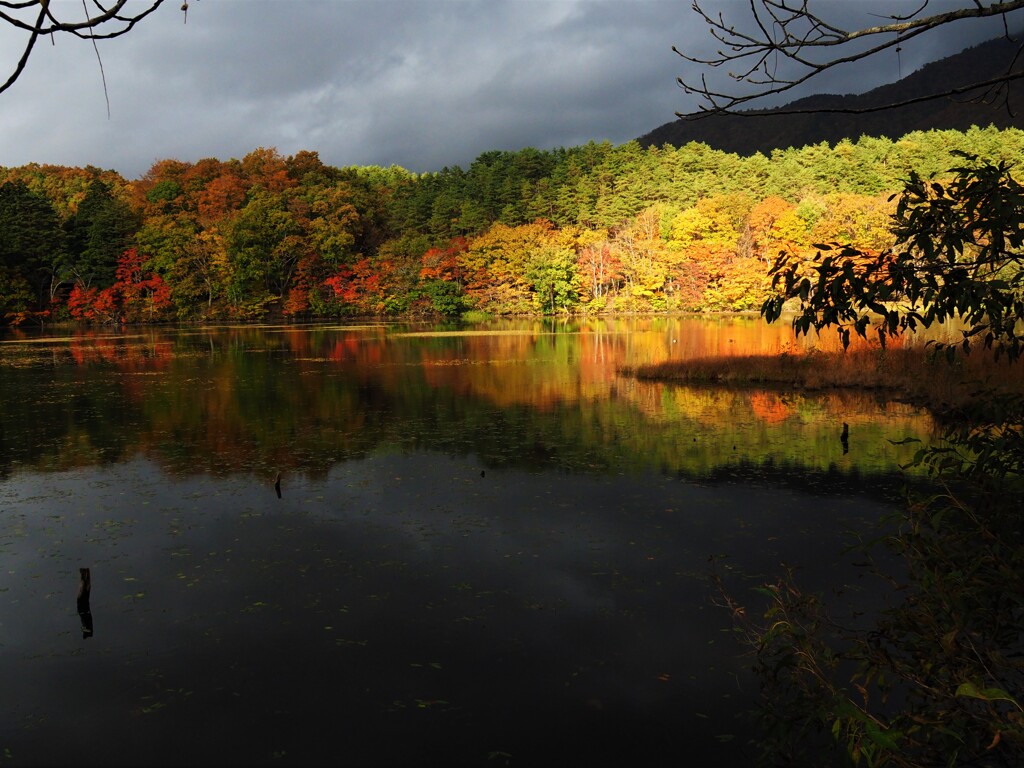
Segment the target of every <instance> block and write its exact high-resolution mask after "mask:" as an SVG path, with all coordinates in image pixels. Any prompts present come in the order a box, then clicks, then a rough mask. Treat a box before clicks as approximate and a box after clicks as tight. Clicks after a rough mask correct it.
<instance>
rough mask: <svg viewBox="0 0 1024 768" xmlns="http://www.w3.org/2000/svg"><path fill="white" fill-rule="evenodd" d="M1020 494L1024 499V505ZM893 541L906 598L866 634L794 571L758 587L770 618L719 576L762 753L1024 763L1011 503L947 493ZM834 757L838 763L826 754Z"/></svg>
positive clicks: (1020, 601) (1015, 524) (895, 585)
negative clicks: (753, 682) (749, 674)
mask: <svg viewBox="0 0 1024 768" xmlns="http://www.w3.org/2000/svg"><path fill="white" fill-rule="evenodd" d="M1020 500H1021V499H1020V498H1018V499H1017V501H1018V502H1019V501H1020ZM900 522H901V526H902V527H901V528H900V530H899V531H898V532H897V533H896V534H895V535H893V536H892V537H891V538H890V539H889V543H890V544H891V545H892V546H893V547H894V548H895V550H896V553H897V554H898V555H900V556H902V558H903V559H904V561H905V563H906V565H907V573H906V575H905V576H904V577H903V578H901V579H898V580H894V579H892V577H891V576H887V577H886V579H887V581H889V582H890V584H891V588H892V589H893V594H896V595H899V596H900V597H901V599H902V602H901V603H900V604H899V605H897V606H896V607H894V608H891V609H889V610H887V611H886V612H884V613H883V614H882V616H881V618H880V619H879V620H878V622H877V623H876V624H875V626H873V627H872V628H871V629H870V630H864V629H862V628H857V627H856V626H854V625H853V624H852V623H851V624H843V623H842V622H840V621H837V620H836V619H835V618H834V617H833V616H832V615H830V612H829V609H828V607H827V606H826V604H825V602H824V600H823V599H822V598H820V597H819V596H817V595H814V594H810V593H807V592H804V591H802V590H801V589H800V588H799V587H798V586H797V584H796V579H795V577H794V575H793V573H792V572H787V573H786V574H784V576H783V577H782V578H780V579H779V580H778V581H776V582H775V583H772V584H768V585H766V586H764V587H762V588H760V589H759V590H758V592H759V593H760V594H761V595H762V596H764V597H767V608H766V609H765V611H764V613H763V619H761V620H758V619H753V618H749V617H748V613H747V611H746V609H745V608H744V607H743V606H742V605H740V604H739V602H738V601H737V600H736V599H735V598H734V597H732V596H731V595H730V594H729V593H728V592H727V590H725V589H724V588H723V586H722V582H721V580H720V579H719V578H718V577H717V575H716V576H714V579H715V581H716V582H717V584H718V588H719V594H720V596H721V600H720V603H719V604H720V605H721V606H722V607H725V608H728V609H729V610H730V612H731V613H732V615H733V617H734V623H735V625H736V628H737V630H738V632H739V633H740V637H741V640H742V641H743V642H744V643H745V644H746V645H747V646H748V647H749V648H750V649H751V650H752V652H753V653H754V655H755V657H756V660H755V663H754V671H755V673H757V675H758V677H759V679H760V681H761V685H762V691H761V693H762V697H761V698H762V706H761V720H762V726H763V737H762V749H763V751H764V754H763V757H764V758H765V760H766V762H770V763H774V764H785V765H820V764H822V762H823V756H822V752H823V751H826V750H829V749H830V748H833V749H837V750H838V751H839V753H840V754H841V755H843V756H845V759H846V760H848V761H849V762H850V763H852V764H854V765H857V764H861V763H863V764H865V765H870V766H882V765H894V766H931V765H950V766H951V765H964V764H970V765H985V766H1010V765H1019V764H1020V762H1021V761H1022V760H1024V708H1022V703H1024V698H1022V695H1021V692H1022V691H1024V654H1022V648H1021V631H1022V629H1024V542H1022V540H1021V531H1020V525H1019V521H1018V515H1017V514H1016V512H1015V508H1011V507H1007V506H1005V505H1003V504H1001V502H1000V500H998V499H996V498H989V499H987V500H984V501H983V500H979V499H977V498H975V499H973V500H972V503H971V504H967V503H965V502H964V501H963V500H961V499H960V498H958V497H957V496H955V495H953V494H951V493H948V492H942V493H937V494H935V495H934V496H932V497H931V498H929V499H927V500H924V501H921V502H919V503H917V504H914V505H912V506H911V508H910V510H909V511H908V513H907V514H906V515H905V517H903V518H902V520H901V521H900ZM829 762H834V761H829Z"/></svg>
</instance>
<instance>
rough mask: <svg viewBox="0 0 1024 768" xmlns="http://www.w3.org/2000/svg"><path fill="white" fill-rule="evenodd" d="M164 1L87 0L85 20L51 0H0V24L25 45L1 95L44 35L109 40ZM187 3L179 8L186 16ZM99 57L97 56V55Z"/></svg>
mask: <svg viewBox="0 0 1024 768" xmlns="http://www.w3.org/2000/svg"><path fill="white" fill-rule="evenodd" d="M163 2H164V0H112V2H106V1H105V0H104V2H101V0H89V3H88V4H86V3H83V5H84V6H85V15H84V16H85V18H84V19H83V18H82V13H81V8H77V11H76V5H75V4H74V3H66V4H61V5H60V6H59V7H58V4H57V3H55V2H53V1H52V0H0V23H5V24H8V25H10V26H11V27H14V28H15V29H19V30H22V31H24V32H25V33H27V37H26V40H25V45H24V47H23V48H22V52H21V55H20V57H19V58H18V61H17V62H16V63H15V65H14V67H13V69H12V70H11V73H10V75H9V76H8V77H7V79H6V80H5V81H4V82H3V83H2V84H0V93H3V92H4V91H6V90H7V89H8V88H10V87H11V86H12V85H13V84H14V83H15V81H16V80H17V79H18V78H19V77H20V76H21V73H22V72H24V71H25V66H26V64H27V63H28V59H29V56H30V55H31V54H32V50H33V49H34V48H35V44H36V41H37V40H38V39H39V38H40V37H41V36H45V35H50V36H53V35H57V34H67V35H73V36H74V37H78V38H81V39H83V40H91V41H92V42H93V44H95V42H96V41H97V40H108V39H110V38H114V37H120V36H121V35H124V34H126V33H127V32H129V31H131V30H132V28H134V27H135V25H136V24H138V23H139V22H140V21H142V20H143V19H144V18H146V17H147V16H149V15H150V14H151V13H153V12H154V11H155V10H156V9H157V8H159V7H160V6H161V5H162V4H163ZM187 8H188V3H187V2H185V3H184V4H183V6H182V11H185V12H186V13H187ZM97 55H98V53H97Z"/></svg>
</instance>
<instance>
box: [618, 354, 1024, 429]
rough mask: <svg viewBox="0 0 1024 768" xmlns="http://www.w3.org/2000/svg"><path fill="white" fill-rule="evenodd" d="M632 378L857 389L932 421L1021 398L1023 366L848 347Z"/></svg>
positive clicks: (984, 357)
mask: <svg viewBox="0 0 1024 768" xmlns="http://www.w3.org/2000/svg"><path fill="white" fill-rule="evenodd" d="M631 373H632V374H633V375H635V376H636V377H637V378H638V379H644V380H648V381H673V382H679V383H687V384H715V385H727V386H756V387H763V388H766V389H784V390H791V389H810V390H827V389H861V390H875V391H884V392H888V393H891V396H892V398H893V399H894V400H900V401H904V402H910V403H914V404H916V405H920V406H922V407H925V408H928V409H929V410H930V411H932V412H933V413H935V414H937V415H955V414H958V413H959V414H962V413H967V412H969V411H970V410H971V408H972V405H973V404H974V403H975V402H976V401H977V399H978V398H979V397H985V396H988V395H991V394H1002V393H1012V394H1024V360H1018V361H1017V362H1015V363H1010V362H1008V361H1006V360H1005V359H1004V360H1000V361H998V362H996V361H994V360H993V359H992V356H991V355H988V354H984V353H981V352H975V353H973V354H970V355H962V354H958V355H957V356H956V357H955V358H954V360H953V361H952V362H949V361H948V360H947V359H946V356H945V354H942V353H939V352H937V351H936V350H935V349H934V348H931V347H921V346H917V347H909V348H894V347H887V348H884V349H883V348H881V347H879V346H877V345H872V346H869V345H862V346H859V347H856V348H854V347H851V348H850V349H849V350H847V351H846V352H822V351H818V350H812V351H810V352H797V353H794V352H782V353H779V354H774V355H747V356H736V357H702V358H694V359H690V360H670V361H666V362H663V363H656V364H651V365H644V366H640V367H638V368H636V369H634V370H632V371H631Z"/></svg>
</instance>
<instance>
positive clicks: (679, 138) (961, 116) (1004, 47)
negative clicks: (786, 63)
mask: <svg viewBox="0 0 1024 768" xmlns="http://www.w3.org/2000/svg"><path fill="white" fill-rule="evenodd" d="M1019 52H1020V44H1019V43H1016V42H1014V41H1013V40H1010V39H1008V38H1006V37H998V38H994V39H992V40H989V41H987V42H984V43H981V44H979V45H976V46H974V47H972V48H967V49H965V50H963V51H961V52H959V53H956V54H953V55H952V56H947V57H946V58H944V59H940V60H938V61H934V62H930V63H929V64H925V65H924V66H923V67H921V68H920V69H918V70H916V71H914V72H912V73H911V74H909V75H907V76H906V77H904V78H902V79H900V80H897V81H896V82H894V83H889V84H887V85H882V86H879V87H877V88H874V89H872V90H870V91H867V92H865V93H862V94H849V95H839V94H832V93H822V94H815V95H812V96H805V97H803V98H800V99H797V100H795V101H793V102H790V103H788V104H786V105H784V106H782V107H776V108H773V109H764V110H745V111H743V112H742V113H740V114H734V115H708V116H706V117H701V118H696V119H682V118H680V119H677V120H673V121H671V122H668V123H665V124H663V125H661V126H659V127H657V128H655V129H654V130H653V131H650V132H649V133H646V134H644V135H643V136H640V137H639V138H638V139H637V142H638V143H639V144H640V145H641V146H644V147H650V146H662V145H665V144H668V145H670V146H674V147H681V146H683V145H685V144H688V143H689V142H691V141H696V142H701V143H704V144H707V145H708V146H710V147H712V148H714V149H720V150H723V151H725V152H734V153H736V154H739V155H752V154H755V153H757V152H761V153H762V154H765V155H770V154H771V152H772V150H773V149H786V148H788V147H800V146H807V145H810V144H820V143H821V142H823V141H825V142H828V143H829V144H835V143H836V142H839V141H841V140H843V139H850V140H852V141H856V140H857V139H858V138H860V137H861V136H864V135H867V136H876V137H883V136H884V137H887V138H890V139H893V140H895V139H898V138H900V137H901V136H904V135H906V134H908V133H911V132H913V131H920V130H932V129H955V130H960V131H966V130H967V129H969V128H970V127H971V126H972V125H978V126H982V127H984V126H988V125H994V126H995V127H997V128H1024V112H1022V113H1019V114H1015V113H1014V111H1013V107H1014V106H1015V105H1017V106H1018V107H1024V80H1013V81H1010V82H1009V83H1008V84H1007V86H1006V91H1005V96H1006V99H1008V101H1007V100H1004V99H1003V98H997V99H996V100H995V102H994V103H981V102H979V101H978V98H979V96H982V95H984V94H985V92H984V91H983V90H982V89H978V90H977V91H973V92H971V93H970V94H964V95H962V96H958V97H944V98H938V99H934V100H932V101H925V102H921V103H918V104H911V105H907V106H904V107H894V108H891V109H886V110H884V111H878V112H867V113H861V114H851V113H837V112H811V113H801V114H776V113H778V112H780V111H784V110H792V109H805V110H806V109H822V108H825V107H828V108H837V107H838V108H843V109H863V108H869V107H877V106H880V105H883V104H888V103H892V102H894V101H902V100H905V99H914V98H919V97H921V96H926V95H930V94H934V93H936V91H937V90H938V89H937V87H936V85H935V84H936V83H942V84H943V85H942V88H944V89H945V88H951V87H952V88H956V87H962V86H965V85H969V83H970V82H978V81H979V80H987V79H991V78H994V77H998V76H999V75H1001V74H1005V73H1006V72H1007V71H1008V70H1009V68H1010V66H1011V63H1013V62H1014V57H1015V56H1016V55H1017V54H1018V53H1019ZM1014 71H1020V66H1019V65H1018V66H1017V67H1015V69H1014ZM1002 95H1003V94H1000V96H1002ZM1007 105H1008V106H1007Z"/></svg>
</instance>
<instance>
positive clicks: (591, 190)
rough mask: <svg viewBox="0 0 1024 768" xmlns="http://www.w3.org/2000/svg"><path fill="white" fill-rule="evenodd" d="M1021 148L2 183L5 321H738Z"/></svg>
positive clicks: (511, 160) (539, 159)
mask: <svg viewBox="0 0 1024 768" xmlns="http://www.w3.org/2000/svg"><path fill="white" fill-rule="evenodd" d="M956 152H969V153H971V154H973V155H977V156H979V157H980V158H982V159H984V160H986V161H990V162H1007V163H1010V164H1013V163H1015V162H1016V161H1017V160H1019V158H1020V157H1022V155H1024V131H1020V130H1017V129H1004V130H998V129H995V128H991V127H989V128H977V127H975V128H971V129H970V130H968V131H966V132H960V131H927V132H915V133H911V134H908V135H906V136H904V137H902V138H901V139H899V140H896V141H892V140H889V139H885V138H872V137H867V136H864V137H861V138H860V139H859V140H857V141H849V140H844V141H841V142H838V143H837V144H834V145H830V144H828V143H821V144H816V145H810V146H805V147H800V148H789V149H785V150H775V151H773V152H772V153H771V155H770V156H766V155H764V154H761V153H756V154H753V155H750V156H739V155H736V154H731V153H726V152H721V151H718V150H713V149H711V148H709V147H708V146H707V145H705V144H700V143H690V144H687V145H685V146H682V147H679V148H675V147H671V146H668V145H666V146H663V147H649V148H646V149H645V148H642V147H641V146H640V145H639V144H637V143H636V142H629V143H626V144H623V145H619V146H613V145H611V144H610V143H607V142H606V143H589V144H586V145H583V146H579V147H572V148H561V149H555V150H538V149H534V148H526V149H522V150H519V151H491V152H486V153H484V154H482V155H480V156H479V157H477V158H476V160H474V161H473V163H472V164H470V166H469V167H468V168H466V169H463V168H461V167H458V166H456V167H452V168H444V169H442V170H441V171H439V172H436V173H426V174H414V173H411V172H409V171H407V170H405V169H403V168H400V167H397V166H392V167H389V168H382V167H377V166H374V167H355V166H350V167H342V168H338V167H332V166H329V165H326V164H324V163H323V162H322V161H321V160H320V158H319V156H318V155H317V153H316V152H310V151H301V152H298V153H296V154H295V155H292V156H288V157H285V156H282V155H281V154H279V153H278V152H277V151H276V150H274V149H272V148H270V149H268V148H258V149H255V150H253V151H252V152H250V153H249V154H247V155H246V156H245V157H243V158H242V159H240V160H238V159H231V160H227V161H221V160H218V159H213V158H207V159H203V160H199V161H197V162H184V161H179V160H173V159H166V160H160V161H158V162H156V163H155V164H154V165H153V166H152V167H151V168H150V169H149V171H147V172H146V173H145V174H144V175H143V176H142V177H141V178H139V179H136V180H127V179H125V178H123V177H122V176H120V175H119V174H118V173H116V172H114V171H109V170H101V169H98V168H94V167H85V168H68V167H60V166H49V165H38V164H30V165H26V166H22V167H18V168H0V317H2V318H3V321H4V322H6V323H9V324H19V323H26V322H52V321H60V320H78V321H89V322H96V323H104V322H160V321H171V320H191V321H202V320H212V319H237V320H254V319H261V318H267V317H273V318H289V319H296V320H302V319H312V318H318V317H323V318H329V317H330V318H334V317H345V316H366V315H416V314H423V315H427V314H435V315H436V314H439V315H452V316H454V315H460V314H462V313H464V312H466V311H470V310H472V311H477V312H483V313H487V314H493V315H509V314H556V313H582V312H587V313H601V312H663V311H737V310H754V309H757V308H759V307H760V306H761V305H762V303H763V302H764V301H765V299H766V298H767V297H768V296H769V294H770V292H771V285H770V280H769V279H768V277H767V273H768V270H769V267H770V265H771V264H772V263H773V262H774V261H775V259H776V258H777V256H778V255H779V253H780V252H786V253H790V254H796V255H800V254H804V253H806V254H808V255H810V254H813V252H814V251H815V250H816V249H815V247H814V246H815V244H820V243H828V242H835V243H841V244H844V245H850V246H851V247H853V248H856V249H858V250H860V251H862V252H865V253H877V252H880V251H882V250H884V249H885V248H886V247H887V246H889V245H891V242H892V234H891V232H890V227H891V215H892V213H893V211H894V203H892V202H891V201H890V197H891V195H892V193H893V192H894V191H895V190H897V189H899V188H900V187H901V185H902V183H903V182H904V181H905V180H906V179H907V178H908V176H909V175H910V174H911V172H915V173H917V174H920V175H921V176H924V177H927V176H928V175H930V174H932V173H941V172H943V171H944V170H945V169H948V168H949V167H950V166H951V165H952V164H953V158H954V157H955V153H956Z"/></svg>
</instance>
